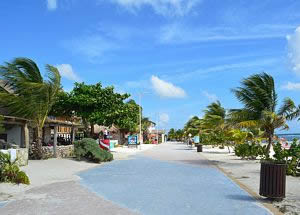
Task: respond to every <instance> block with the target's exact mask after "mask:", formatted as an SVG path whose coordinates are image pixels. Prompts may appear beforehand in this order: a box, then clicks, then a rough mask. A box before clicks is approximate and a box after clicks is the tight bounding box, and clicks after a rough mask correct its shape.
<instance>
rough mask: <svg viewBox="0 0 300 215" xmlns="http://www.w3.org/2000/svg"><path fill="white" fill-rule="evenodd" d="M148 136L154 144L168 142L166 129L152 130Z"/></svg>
mask: <svg viewBox="0 0 300 215" xmlns="http://www.w3.org/2000/svg"><path fill="white" fill-rule="evenodd" d="M148 138H149V140H150V143H152V144H157V143H164V142H166V132H165V130H152V131H151V132H150V133H149V134H148ZM157 140H158V141H157Z"/></svg>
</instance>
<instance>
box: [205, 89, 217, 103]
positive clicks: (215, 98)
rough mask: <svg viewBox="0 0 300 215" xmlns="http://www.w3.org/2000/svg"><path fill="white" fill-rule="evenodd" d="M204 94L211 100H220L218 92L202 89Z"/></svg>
mask: <svg viewBox="0 0 300 215" xmlns="http://www.w3.org/2000/svg"><path fill="white" fill-rule="evenodd" d="M202 95H203V96H205V97H206V98H207V99H208V101H210V102H215V101H217V100H218V97H217V95H216V94H214V93H209V92H207V91H205V90H203V91H202Z"/></svg>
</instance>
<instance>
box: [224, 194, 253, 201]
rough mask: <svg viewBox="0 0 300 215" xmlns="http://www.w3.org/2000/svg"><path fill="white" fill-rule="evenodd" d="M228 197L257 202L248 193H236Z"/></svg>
mask: <svg viewBox="0 0 300 215" xmlns="http://www.w3.org/2000/svg"><path fill="white" fill-rule="evenodd" d="M226 198H228V199H232V200H240V201H248V202H256V201H257V200H256V199H254V198H252V197H250V196H246V195H239V194H234V195H227V196H226Z"/></svg>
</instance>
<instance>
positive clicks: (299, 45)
mask: <svg viewBox="0 0 300 215" xmlns="http://www.w3.org/2000/svg"><path fill="white" fill-rule="evenodd" d="M287 41H288V51H289V53H288V56H289V59H290V64H291V66H292V70H293V71H294V72H295V73H296V74H298V75H300V27H298V28H296V30H295V32H294V34H291V35H288V36H287Z"/></svg>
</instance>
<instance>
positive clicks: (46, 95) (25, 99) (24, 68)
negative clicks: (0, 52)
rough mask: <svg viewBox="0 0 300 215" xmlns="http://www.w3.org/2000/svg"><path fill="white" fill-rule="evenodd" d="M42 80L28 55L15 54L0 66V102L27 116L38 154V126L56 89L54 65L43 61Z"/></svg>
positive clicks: (7, 107) (16, 112)
mask: <svg viewBox="0 0 300 215" xmlns="http://www.w3.org/2000/svg"><path fill="white" fill-rule="evenodd" d="M46 71H47V79H46V80H45V79H44V78H43V77H42V75H41V73H40V70H39V68H38V66H37V65H36V63H35V62H34V61H32V60H30V59H28V58H16V59H15V60H13V61H12V62H11V63H5V65H4V66H0V79H2V84H1V85H0V105H1V106H2V107H4V108H6V109H7V110H8V111H9V113H10V114H11V115H13V116H17V117H23V118H26V119H28V120H31V121H32V122H33V124H34V126H35V128H36V138H37V139H36V142H37V152H38V155H37V156H38V157H39V158H41V157H42V150H41V149H42V128H43V126H44V123H45V121H46V119H47V116H48V113H49V112H50V110H51V107H52V105H53V104H54V102H55V99H56V95H57V93H58V91H59V89H60V87H61V86H60V79H61V77H60V74H59V72H58V70H57V68H55V67H53V66H51V65H46Z"/></svg>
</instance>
